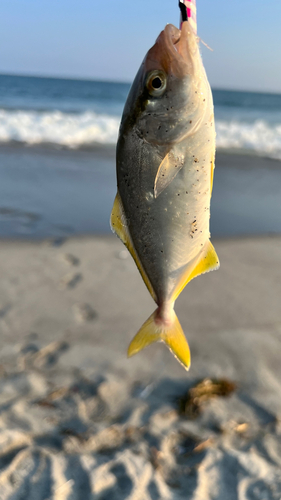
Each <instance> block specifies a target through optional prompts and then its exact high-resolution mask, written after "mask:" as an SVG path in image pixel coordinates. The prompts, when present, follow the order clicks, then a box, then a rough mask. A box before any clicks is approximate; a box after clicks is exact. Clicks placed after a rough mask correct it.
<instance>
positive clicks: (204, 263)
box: [172, 241, 220, 300]
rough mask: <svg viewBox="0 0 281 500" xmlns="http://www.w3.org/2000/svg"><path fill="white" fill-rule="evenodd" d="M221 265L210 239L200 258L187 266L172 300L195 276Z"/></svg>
mask: <svg viewBox="0 0 281 500" xmlns="http://www.w3.org/2000/svg"><path fill="white" fill-rule="evenodd" d="M219 267H220V262H219V258H218V256H217V253H216V251H215V249H214V247H213V245H212V243H211V242H210V241H207V243H206V244H205V246H204V248H203V250H202V252H200V255H199V256H198V258H197V259H194V262H193V265H192V266H187V269H186V272H185V273H184V274H183V276H182V277H181V279H180V281H179V282H178V284H177V287H176V289H175V291H174V293H173V296H172V300H176V299H177V297H178V296H179V294H180V293H181V292H182V290H183V289H184V287H185V286H186V285H187V283H189V282H190V281H191V280H193V278H196V277H197V276H200V274H204V273H208V272H210V271H215V270H216V269H218V268H219Z"/></svg>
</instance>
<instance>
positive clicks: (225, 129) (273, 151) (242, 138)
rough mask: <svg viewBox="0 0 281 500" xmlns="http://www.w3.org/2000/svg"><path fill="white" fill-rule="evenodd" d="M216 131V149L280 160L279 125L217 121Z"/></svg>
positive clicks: (263, 122)
mask: <svg viewBox="0 0 281 500" xmlns="http://www.w3.org/2000/svg"><path fill="white" fill-rule="evenodd" d="M216 131H217V139H216V142H217V148H218V149H219V148H223V149H242V150H248V151H251V152H253V153H256V154H260V155H265V156H269V157H271V158H277V159H281V124H277V125H269V124H268V123H267V122H266V121H263V120H256V121H255V122H254V123H241V122H239V121H230V122H228V121H217V122H216Z"/></svg>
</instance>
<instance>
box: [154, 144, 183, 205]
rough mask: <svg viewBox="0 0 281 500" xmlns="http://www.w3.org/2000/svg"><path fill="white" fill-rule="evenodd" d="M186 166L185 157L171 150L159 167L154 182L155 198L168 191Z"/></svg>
mask: <svg viewBox="0 0 281 500" xmlns="http://www.w3.org/2000/svg"><path fill="white" fill-rule="evenodd" d="M183 165H184V155H183V154H181V152H180V151H179V152H177V151H176V150H175V149H171V150H170V151H169V153H167V154H166V156H165V158H164V159H163V160H162V162H161V163H160V165H159V168H158V170H157V174H156V177H155V181H154V198H157V196H159V194H161V193H162V191H164V189H166V187H167V186H169V184H170V183H171V182H172V180H173V179H174V178H175V177H176V175H177V174H178V172H179V171H180V170H181V169H182V167H183Z"/></svg>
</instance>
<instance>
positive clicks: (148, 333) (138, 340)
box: [128, 310, 190, 370]
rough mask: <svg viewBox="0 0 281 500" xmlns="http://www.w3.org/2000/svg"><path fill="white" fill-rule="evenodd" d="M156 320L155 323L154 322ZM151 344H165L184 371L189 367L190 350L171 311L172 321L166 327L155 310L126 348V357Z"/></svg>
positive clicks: (174, 314)
mask: <svg viewBox="0 0 281 500" xmlns="http://www.w3.org/2000/svg"><path fill="white" fill-rule="evenodd" d="M156 319H157V321H156ZM153 342H165V344H166V346H167V347H168V348H169V349H170V351H171V352H172V353H173V355H174V356H175V357H176V358H177V360H178V361H179V362H180V363H181V364H182V365H183V367H184V368H185V369H186V370H189V367H190V350H189V346H188V343H187V340H186V338H185V336H184V333H183V331H182V327H181V325H180V322H179V320H178V318H177V316H176V313H175V312H174V311H173V315H172V321H171V322H170V324H169V325H168V326H167V324H164V323H163V322H161V321H159V318H158V317H157V310H156V311H154V313H153V314H152V315H151V316H150V317H149V318H148V320H147V321H146V322H145V323H144V324H143V325H142V327H141V329H140V330H139V331H138V333H137V334H136V335H135V337H134V338H133V340H132V342H131V343H130V345H129V348H128V357H130V356H133V355H134V354H137V353H138V352H139V351H141V350H142V349H144V347H146V346H148V345H149V344H152V343H153Z"/></svg>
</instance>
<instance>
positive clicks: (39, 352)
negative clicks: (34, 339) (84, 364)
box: [18, 341, 68, 369]
mask: <svg viewBox="0 0 281 500" xmlns="http://www.w3.org/2000/svg"><path fill="white" fill-rule="evenodd" d="M66 349H68V344H67V342H65V341H54V342H51V343H50V344H48V345H46V346H45V347H42V348H41V349H38V347H37V346H35V345H34V344H26V345H25V346H23V347H22V349H21V355H20V357H19V359H18V365H19V367H20V368H21V369H25V368H30V367H36V368H48V367H51V366H53V365H54V364H56V363H57V361H58V359H59V356H60V355H61V354H62V353H63V352H65V351H66Z"/></svg>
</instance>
